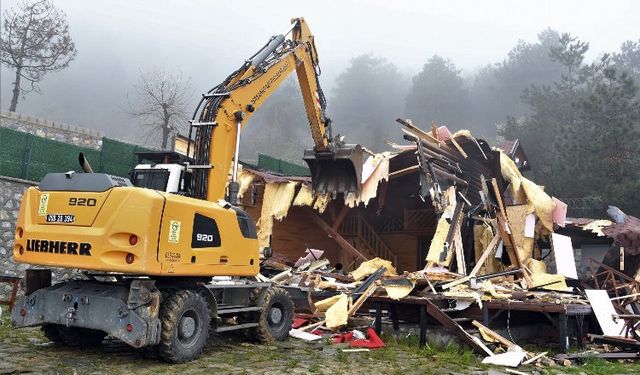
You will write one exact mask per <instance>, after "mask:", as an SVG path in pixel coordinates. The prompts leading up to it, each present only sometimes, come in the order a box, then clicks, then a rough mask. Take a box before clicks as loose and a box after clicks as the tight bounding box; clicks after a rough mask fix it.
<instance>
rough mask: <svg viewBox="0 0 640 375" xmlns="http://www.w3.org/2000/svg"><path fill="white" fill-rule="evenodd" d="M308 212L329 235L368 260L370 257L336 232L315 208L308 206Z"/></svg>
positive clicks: (353, 252)
mask: <svg viewBox="0 0 640 375" xmlns="http://www.w3.org/2000/svg"><path fill="white" fill-rule="evenodd" d="M307 212H308V213H309V217H310V218H311V220H313V221H314V222H315V223H316V224H317V225H318V226H319V227H320V229H322V230H323V231H324V232H326V233H327V234H328V235H329V237H331V238H333V239H334V240H335V241H336V242H337V243H338V245H340V247H342V248H343V249H345V250H347V251H348V252H350V253H351V255H353V256H354V257H356V258H359V259H361V260H364V261H367V260H369V258H367V257H366V256H364V255H363V254H362V253H361V252H359V251H358V249H356V248H355V247H353V245H351V244H350V243H349V241H347V240H345V239H344V237H342V236H341V235H340V233H338V232H336V231H335V230H334V229H333V228H331V226H329V224H327V223H326V222H325V221H324V220H323V219H322V218H321V217H320V216H318V215H317V214H316V213H315V212H314V211H313V209H311V208H310V207H308V209H307Z"/></svg>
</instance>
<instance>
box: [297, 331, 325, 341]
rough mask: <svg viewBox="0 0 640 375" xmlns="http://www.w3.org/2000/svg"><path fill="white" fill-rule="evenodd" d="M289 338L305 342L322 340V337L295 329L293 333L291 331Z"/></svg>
mask: <svg viewBox="0 0 640 375" xmlns="http://www.w3.org/2000/svg"><path fill="white" fill-rule="evenodd" d="M289 336H291V337H295V338H297V339H301V340H304V341H316V340H320V339H321V338H322V336H319V335H314V334H313V333H309V332H305V331H301V330H299V329H295V328H292V329H291V331H289Z"/></svg>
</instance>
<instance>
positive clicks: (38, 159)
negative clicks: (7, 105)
mask: <svg viewBox="0 0 640 375" xmlns="http://www.w3.org/2000/svg"><path fill="white" fill-rule="evenodd" d="M140 151H151V150H149V149H146V148H143V147H140V146H135V145H131V144H127V143H123V142H118V141H115V140H113V139H109V138H102V149H101V150H95V149H92V148H87V147H81V146H74V145H70V144H67V143H63V142H58V141H54V140H50V139H47V138H42V137H38V136H35V135H32V134H29V133H24V132H21V131H17V130H13V129H8V128H0V175H3V176H9V177H16V178H22V179H25V180H31V181H40V180H41V179H42V177H43V176H44V175H45V174H47V173H49V172H67V171H71V170H73V171H77V170H79V169H80V166H79V164H78V154H79V153H81V152H82V153H84V155H85V157H86V158H87V159H88V160H89V163H91V166H92V167H93V170H94V171H95V172H102V173H108V174H112V175H116V176H122V177H128V174H129V171H130V170H131V168H133V167H134V166H135V164H136V162H137V158H136V156H135V154H134V153H135V152H140Z"/></svg>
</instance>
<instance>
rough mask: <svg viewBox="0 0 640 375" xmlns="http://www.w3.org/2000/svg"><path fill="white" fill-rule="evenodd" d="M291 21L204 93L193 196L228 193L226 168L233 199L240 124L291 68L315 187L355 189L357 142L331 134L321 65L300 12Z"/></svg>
mask: <svg viewBox="0 0 640 375" xmlns="http://www.w3.org/2000/svg"><path fill="white" fill-rule="evenodd" d="M292 24H293V28H292V29H291V37H290V38H287V37H286V36H285V35H275V36H273V37H272V38H271V39H270V40H269V41H268V42H267V44H266V45H265V46H264V47H263V48H261V49H260V50H259V51H258V52H257V53H256V54H254V55H253V56H252V57H251V58H250V59H248V60H247V61H246V62H245V63H244V64H243V65H242V66H241V67H240V68H239V69H238V70H236V71H235V72H233V73H232V74H231V75H230V76H229V77H227V78H226V79H225V80H224V82H222V83H221V84H219V85H218V86H216V87H214V88H213V89H211V90H210V91H209V92H208V93H207V94H204V95H203V98H202V100H201V102H200V104H199V105H198V107H197V109H196V111H195V113H194V116H193V120H192V121H191V129H190V134H189V139H192V140H193V141H194V153H193V155H194V164H195V165H193V166H191V167H192V169H193V170H194V176H193V179H192V191H193V195H194V197H196V198H200V199H207V200H209V201H217V200H219V199H223V198H225V197H227V194H226V191H225V187H226V182H227V181H228V173H229V170H230V169H231V171H232V182H231V183H230V185H229V194H228V199H229V201H230V202H231V203H233V204H235V203H236V202H235V199H236V193H237V190H236V189H237V185H236V184H235V181H236V174H237V163H238V150H239V144H240V135H241V131H242V127H243V126H244V125H245V124H246V123H247V121H248V120H249V118H250V117H251V116H252V114H253V113H254V112H255V111H256V110H258V109H259V108H260V107H261V106H262V104H263V103H264V102H265V100H266V99H267V98H268V97H269V96H270V95H271V94H273V92H275V90H276V89H277V88H278V87H279V86H280V85H281V84H282V83H283V82H284V81H285V79H286V78H287V77H288V76H289V75H290V74H291V73H292V72H293V71H295V72H296V74H297V77H298V82H299V84H300V90H301V91H302V98H303V101H304V106H305V111H306V113H307V118H308V120H309V126H310V129H311V137H312V138H313V143H314V147H313V149H310V150H306V151H305V153H304V157H303V158H304V160H305V161H306V162H307V163H308V165H309V168H310V170H311V177H312V181H313V188H314V190H315V191H317V192H319V193H328V192H329V193H334V194H337V193H355V194H357V193H358V192H359V186H360V171H361V169H362V148H361V147H360V146H358V145H344V144H339V143H338V142H337V141H335V140H334V139H332V136H331V120H330V119H329V118H328V117H327V115H326V113H325V110H326V100H325V97H324V93H323V92H322V89H321V87H320V82H319V80H318V76H319V74H320V69H319V65H318V54H317V51H316V46H315V41H314V37H313V35H312V34H311V32H310V31H309V27H308V26H307V24H306V22H305V21H304V19H303V18H294V19H293V20H292ZM287 35H288V34H287ZM283 136H286V135H285V134H283Z"/></svg>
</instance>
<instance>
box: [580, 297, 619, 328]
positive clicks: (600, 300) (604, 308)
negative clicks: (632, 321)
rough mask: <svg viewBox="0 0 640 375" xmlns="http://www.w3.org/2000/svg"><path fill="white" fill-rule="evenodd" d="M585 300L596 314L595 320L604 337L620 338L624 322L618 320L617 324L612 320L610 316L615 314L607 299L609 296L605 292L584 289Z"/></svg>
mask: <svg viewBox="0 0 640 375" xmlns="http://www.w3.org/2000/svg"><path fill="white" fill-rule="evenodd" d="M584 291H585V293H587V298H588V299H589V303H590V304H591V308H592V309H593V312H594V313H595V314H596V319H598V323H600V327H601V328H602V332H603V333H604V335H605V336H621V335H623V333H622V332H623V331H624V321H623V320H622V319H618V321H617V322H615V321H614V320H613V317H612V316H611V315H613V314H616V310H615V309H614V308H613V304H612V303H611V300H610V299H609V295H608V294H607V291H606V290H599V289H585V290H584Z"/></svg>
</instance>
